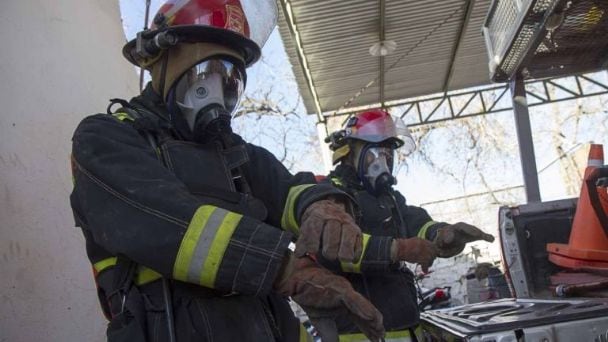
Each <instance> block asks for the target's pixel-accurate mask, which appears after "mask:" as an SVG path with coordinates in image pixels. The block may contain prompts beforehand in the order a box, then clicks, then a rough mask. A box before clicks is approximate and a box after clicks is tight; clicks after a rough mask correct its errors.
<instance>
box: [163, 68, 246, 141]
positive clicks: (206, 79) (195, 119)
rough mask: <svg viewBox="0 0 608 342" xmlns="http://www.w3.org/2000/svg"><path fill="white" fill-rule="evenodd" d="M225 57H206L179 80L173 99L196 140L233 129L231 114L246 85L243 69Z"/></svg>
mask: <svg viewBox="0 0 608 342" xmlns="http://www.w3.org/2000/svg"><path fill="white" fill-rule="evenodd" d="M242 70H243V69H242V68H239V67H237V66H236V65H234V64H233V63H231V62H228V61H226V60H222V59H210V60H206V61H203V62H201V63H199V64H197V65H195V66H194V67H192V68H190V69H189V70H187V71H186V72H185V73H184V74H183V75H182V76H181V77H180V78H179V80H178V81H177V82H176V84H175V88H174V93H173V96H174V101H175V104H176V105H177V107H178V108H179V110H180V112H181V115H182V116H183V118H184V119H185V121H186V123H187V125H188V127H189V129H190V131H191V133H192V138H193V140H194V141H197V142H200V143H203V142H207V141H210V140H213V139H215V138H216V137H217V136H219V135H221V134H225V133H230V132H231V128H230V121H231V119H232V114H233V113H234V112H235V110H236V107H237V106H238V104H239V101H240V99H241V95H242V93H243V88H244V71H242Z"/></svg>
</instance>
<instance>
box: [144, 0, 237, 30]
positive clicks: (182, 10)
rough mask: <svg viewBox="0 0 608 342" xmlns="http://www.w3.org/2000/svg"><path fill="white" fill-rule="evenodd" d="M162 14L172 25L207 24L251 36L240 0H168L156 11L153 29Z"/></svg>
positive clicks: (156, 26)
mask: <svg viewBox="0 0 608 342" xmlns="http://www.w3.org/2000/svg"><path fill="white" fill-rule="evenodd" d="M161 15H162V16H164V18H165V19H164V20H165V22H166V23H167V24H168V25H170V26H178V25H206V26H210V27H216V28H223V29H226V30H230V31H234V32H236V33H239V34H240V35H242V36H245V37H247V38H249V24H248V23H247V18H245V13H244V12H243V7H241V2H240V1H239V0H190V1H183V0H168V1H167V2H166V3H165V4H164V5H162V6H161V8H160V9H159V10H158V12H157V13H156V16H155V22H154V24H153V25H152V29H155V28H158V23H157V18H159V17H160V16H161Z"/></svg>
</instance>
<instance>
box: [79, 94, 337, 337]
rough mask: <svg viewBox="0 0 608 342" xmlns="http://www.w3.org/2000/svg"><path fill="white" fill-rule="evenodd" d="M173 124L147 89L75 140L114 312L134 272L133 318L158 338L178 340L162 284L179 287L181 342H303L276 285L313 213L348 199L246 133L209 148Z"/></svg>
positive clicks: (89, 238)
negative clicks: (325, 201)
mask: <svg viewBox="0 0 608 342" xmlns="http://www.w3.org/2000/svg"><path fill="white" fill-rule="evenodd" d="M173 127H175V126H174V125H173V124H172V122H171V120H170V119H169V116H168V114H167V111H166V109H165V107H164V106H163V104H162V102H161V101H160V99H159V97H158V96H157V95H156V93H155V92H154V91H153V90H152V89H151V87H150V86H148V88H146V90H144V92H143V94H142V95H141V96H139V97H136V98H134V99H133V100H131V102H130V103H126V102H123V108H122V109H120V110H118V112H117V113H115V114H113V115H108V114H97V115H93V116H89V117H87V118H85V119H84V120H83V121H82V122H81V123H80V125H79V126H78V128H77V129H76V131H75V133H74V136H73V139H72V141H73V150H72V167H73V177H74V190H73V192H72V194H71V197H70V200H71V205H72V209H73V212H74V216H75V219H76V224H77V226H79V227H81V228H82V230H83V232H84V235H85V238H86V247H87V254H88V257H89V259H90V261H91V263H92V264H93V269H94V272H95V276H96V281H97V284H98V289H99V295H100V301H101V303H102V307H103V308H104V312H105V313H106V315H107V316H110V317H109V318H112V317H114V316H116V315H117V313H119V312H121V308H120V306H121V304H120V302H121V300H120V299H118V300H116V298H114V297H120V296H114V293H115V291H116V287H117V284H119V285H120V284H123V282H122V281H118V282H117V279H118V277H116V274H118V273H120V274H125V272H124V270H121V271H118V270H119V269H121V268H122V269H125V268H126V267H123V266H122V265H124V264H129V265H132V264H133V263H135V264H136V265H137V270H136V272H135V275H134V276H133V282H134V284H135V285H136V286H134V287H133V288H135V289H136V290H137V291H136V292H137V293H136V294H133V295H131V292H132V291H131V290H129V291H131V292H128V293H129V301H127V304H129V303H130V302H131V301H136V302H137V303H138V305H140V308H135V306H136V305H135V304H134V307H133V308H129V307H127V309H129V310H130V311H132V313H133V315H134V316H136V318H138V320H139V323H140V325H141V326H142V328H143V330H145V336H146V338H145V339H146V340H147V341H165V340H167V329H166V327H167V324H166V316H165V314H166V312H165V310H164V309H163V305H164V300H163V297H162V295H161V293H162V292H161V291H160V288H161V287H160V285H159V284H160V281H159V279H161V277H164V278H166V279H170V286H171V289H172V291H173V306H174V307H173V311H174V313H173V314H174V316H175V330H176V331H177V340H178V341H180V342H184V341H269V340H280V341H295V340H298V339H299V338H300V337H301V336H299V334H300V331H299V330H298V329H299V327H298V321H297V319H295V317H294V315H293V313H292V311H291V310H290V307H289V305H288V303H287V300H286V298H282V297H280V296H279V295H277V294H275V293H273V291H272V285H273V282H274V281H275V279H276V277H277V274H278V272H279V269H280V267H281V265H282V261H283V260H284V257H285V255H286V253H287V250H288V245H289V243H290V242H291V241H292V240H293V237H294V235H295V234H297V231H298V222H299V218H300V216H301V214H302V213H303V211H304V209H305V208H306V207H307V206H308V205H309V204H310V203H312V202H314V201H316V200H318V199H320V198H323V197H325V196H327V195H330V194H331V195H338V196H343V195H344V194H343V193H342V192H341V191H339V190H337V189H335V188H333V187H331V186H329V185H312V184H313V183H315V179H314V177H313V175H312V174H310V173H299V174H297V175H292V174H290V173H289V172H288V170H287V169H286V168H285V167H284V166H283V165H282V164H281V163H280V162H279V161H278V160H277V159H276V158H275V157H274V156H273V155H272V154H271V153H270V152H268V151H267V150H265V149H263V148H261V147H257V146H254V145H251V144H248V143H245V142H244V141H243V140H242V139H241V138H240V137H239V136H237V135H236V134H232V135H231V136H229V137H227V138H226V139H224V140H223V141H222V142H219V141H215V142H210V143H208V144H205V145H200V144H197V143H194V142H191V141H187V140H184V138H182V137H181V136H180V134H179V133H177V131H176V130H175V129H174V128H173ZM140 296H141V298H140ZM130 297H137V298H130ZM142 298H143V300H142ZM116 306H119V307H116ZM127 306H129V305H127ZM142 315H143V316H142ZM138 316H139V317H138ZM142 317H143V318H142ZM110 330H111V329H110ZM110 330H109V332H108V333H109V335H112V336H114V335H119V334H114V333H113V332H112V333H111V332H110ZM112 336H110V337H109V340H111V341H114V340H120V339H119V338H114V337H112Z"/></svg>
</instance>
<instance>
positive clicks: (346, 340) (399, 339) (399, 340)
mask: <svg viewBox="0 0 608 342" xmlns="http://www.w3.org/2000/svg"><path fill="white" fill-rule="evenodd" d="M419 329H420V327H417V328H416V331H415V332H414V333H415V334H416V335H417V334H418V330H419ZM411 337H412V334H411V333H410V330H409V329H405V330H397V331H387V332H386V335H384V341H386V342H389V341H392V342H406V341H412V339H411ZM339 340H340V342H359V341H369V339H368V338H367V337H365V335H363V334H343V335H340V337H339Z"/></svg>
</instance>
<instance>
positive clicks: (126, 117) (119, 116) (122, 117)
mask: <svg viewBox="0 0 608 342" xmlns="http://www.w3.org/2000/svg"><path fill="white" fill-rule="evenodd" d="M112 116H113V117H115V118H117V119H118V120H120V121H125V120H129V121H135V120H134V119H133V118H132V117H131V116H130V115H129V114H127V113H122V112H119V113H114V114H112Z"/></svg>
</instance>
